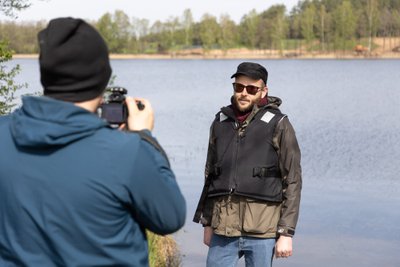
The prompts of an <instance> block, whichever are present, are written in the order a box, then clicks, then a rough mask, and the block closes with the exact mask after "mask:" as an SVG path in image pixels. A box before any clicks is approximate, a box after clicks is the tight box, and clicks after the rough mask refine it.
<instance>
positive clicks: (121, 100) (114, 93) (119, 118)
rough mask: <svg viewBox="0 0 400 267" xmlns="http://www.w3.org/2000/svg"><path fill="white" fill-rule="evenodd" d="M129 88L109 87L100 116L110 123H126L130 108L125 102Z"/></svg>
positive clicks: (117, 124)
mask: <svg viewBox="0 0 400 267" xmlns="http://www.w3.org/2000/svg"><path fill="white" fill-rule="evenodd" d="M127 92H128V91H127V90H126V89H125V88H123V87H118V86H113V87H107V89H106V91H105V94H104V97H103V103H102V104H101V106H100V117H101V118H103V119H105V120H106V121H107V122H108V123H109V124H111V125H116V126H119V125H121V124H123V123H126V121H127V118H128V108H127V106H126V103H125V96H126V94H127Z"/></svg>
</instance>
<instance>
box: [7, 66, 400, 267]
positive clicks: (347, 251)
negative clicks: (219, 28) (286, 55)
mask: <svg viewBox="0 0 400 267" xmlns="http://www.w3.org/2000/svg"><path fill="white" fill-rule="evenodd" d="M240 62H241V61H238V60H215V61H214V60H114V61H112V66H113V71H114V74H115V75H116V80H115V84H116V85H121V86H125V87H126V88H128V90H129V94H130V95H134V96H142V97H146V98H149V99H150V101H151V102H152V104H153V107H154V109H155V112H156V126H155V130H154V134H155V135H156V136H157V138H158V140H159V141H160V142H161V144H163V146H164V147H165V149H166V151H167V153H168V154H169V156H170V158H171V162H172V164H173V168H174V170H175V173H176V175H177V179H178V182H179V184H180V185H181V188H182V190H183V192H184V194H185V196H186V199H187V203H188V218H187V222H186V225H185V227H184V228H183V230H182V231H180V232H179V233H177V235H176V237H177V240H178V242H179V244H180V247H181V251H182V253H183V255H184V257H183V263H184V266H190V267H192V266H193V267H196V266H205V264H204V262H205V257H206V253H207V249H206V247H205V246H204V245H202V227H201V226H200V225H197V224H194V223H192V221H191V220H192V216H193V213H194V210H195V205H196V203H197V200H198V197H199V195H200V192H201V187H202V183H203V179H204V178H203V166H204V161H205V154H206V148H207V142H208V130H209V126H210V123H211V122H212V119H213V117H214V114H215V113H216V112H217V111H218V109H219V108H220V107H221V106H223V105H226V104H227V103H228V100H229V98H230V96H231V93H232V90H231V82H232V81H231V80H230V78H229V77H230V75H231V74H232V73H233V72H234V70H235V69H236V66H237V65H238V64H239V63H240ZM259 62H260V63H261V64H263V65H265V66H266V67H267V69H268V70H269V75H270V76H269V77H270V78H269V82H268V83H269V88H270V90H269V92H270V95H274V96H279V97H281V98H282V99H283V104H282V106H281V110H282V111H283V112H284V113H286V114H288V115H289V119H290V120H291V122H292V124H293V125H294V127H295V129H296V132H297V137H298V140H299V143H300V146H301V149H302V167H303V183H304V187H303V196H302V205H301V214H300V220H299V223H298V227H297V233H296V236H295V238H294V256H293V257H291V258H290V259H287V260H276V261H275V265H274V266H300V267H302V266H304V267H320V266H324V267H336V266H351V267H352V266H363V267H364V266H371V267H372V266H382V267H398V266H400V255H399V252H400V223H399V222H400V211H399V207H400V205H399V204H400V195H399V192H400V165H399V164H400V105H399V104H400V75H399V69H400V61H399V60H338V61H329V60H261V61H259ZM14 63H18V64H20V65H21V67H22V69H23V72H22V73H21V75H20V76H19V78H18V80H19V81H21V82H27V83H28V84H29V88H28V89H27V90H24V92H23V93H26V92H35V91H40V88H41V86H40V82H39V71H38V64H37V61H36V60H15V61H14V62H13V64H14ZM242 264H243V263H242Z"/></svg>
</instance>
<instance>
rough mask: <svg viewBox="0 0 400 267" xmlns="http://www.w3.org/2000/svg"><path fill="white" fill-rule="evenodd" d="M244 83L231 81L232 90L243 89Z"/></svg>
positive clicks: (239, 90) (238, 91)
mask: <svg viewBox="0 0 400 267" xmlns="http://www.w3.org/2000/svg"><path fill="white" fill-rule="evenodd" d="M244 87H245V86H244V85H243V84H240V83H233V90H235V92H236V93H241V92H243V90H244Z"/></svg>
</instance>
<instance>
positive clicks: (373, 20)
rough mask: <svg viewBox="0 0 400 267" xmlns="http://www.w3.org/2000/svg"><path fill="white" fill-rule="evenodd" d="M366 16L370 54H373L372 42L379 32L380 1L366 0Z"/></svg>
mask: <svg viewBox="0 0 400 267" xmlns="http://www.w3.org/2000/svg"><path fill="white" fill-rule="evenodd" d="M365 1H366V3H365V14H366V17H367V21H368V23H367V25H368V52H369V53H371V49H372V41H373V38H374V37H375V35H376V31H377V30H378V22H379V10H378V0H365Z"/></svg>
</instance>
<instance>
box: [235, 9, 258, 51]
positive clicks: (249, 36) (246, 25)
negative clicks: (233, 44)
mask: <svg viewBox="0 0 400 267" xmlns="http://www.w3.org/2000/svg"><path fill="white" fill-rule="evenodd" d="M259 23H260V17H259V15H258V14H257V12H256V10H255V9H253V10H251V11H250V12H249V13H248V14H246V15H244V16H243V17H242V19H241V21H240V36H241V37H242V42H243V44H244V45H245V46H247V47H250V48H255V47H256V44H257V40H258V38H257V35H258V34H259V33H258V29H259Z"/></svg>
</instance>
